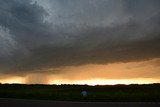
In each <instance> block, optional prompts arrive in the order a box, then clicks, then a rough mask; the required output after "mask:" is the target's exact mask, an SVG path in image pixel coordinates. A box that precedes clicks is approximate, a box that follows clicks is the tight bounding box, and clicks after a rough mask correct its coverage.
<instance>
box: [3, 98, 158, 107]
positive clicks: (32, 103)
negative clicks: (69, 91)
mask: <svg viewBox="0 0 160 107" xmlns="http://www.w3.org/2000/svg"><path fill="white" fill-rule="evenodd" d="M0 107H160V103H153V102H64V101H44V100H20V99H6V98H0Z"/></svg>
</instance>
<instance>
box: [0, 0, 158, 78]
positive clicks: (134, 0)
mask: <svg viewBox="0 0 160 107" xmlns="http://www.w3.org/2000/svg"><path fill="white" fill-rule="evenodd" d="M158 58H160V0H0V73H1V74H10V75H23V76H24V75H27V74H30V73H53V74H55V73H59V72H62V71H61V70H60V68H65V67H79V66H86V65H89V64H93V65H97V64H98V65H99V64H100V65H102V64H103V65H104V64H105V65H108V64H115V63H132V62H137V63H138V62H143V61H149V60H153V59H158ZM156 61H157V60H156ZM151 62H152V61H151ZM158 63H159V59H158ZM158 63H157V67H158V66H159V64H158ZM156 70H159V68H156ZM70 72H71V71H70ZM73 72H74V71H73ZM97 72H99V71H97ZM139 72H141V71H139ZM159 72H160V71H159ZM159 72H158V71H157V74H158V73H159ZM158 75H160V74H158Z"/></svg>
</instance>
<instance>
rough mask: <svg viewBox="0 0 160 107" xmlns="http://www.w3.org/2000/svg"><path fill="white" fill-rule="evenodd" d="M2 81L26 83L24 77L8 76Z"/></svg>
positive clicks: (0, 81) (3, 82)
mask: <svg viewBox="0 0 160 107" xmlns="http://www.w3.org/2000/svg"><path fill="white" fill-rule="evenodd" d="M0 83H2V84H5V83H8V84H14V83H17V84H24V83H25V81H24V78H23V77H11V78H6V79H3V80H0Z"/></svg>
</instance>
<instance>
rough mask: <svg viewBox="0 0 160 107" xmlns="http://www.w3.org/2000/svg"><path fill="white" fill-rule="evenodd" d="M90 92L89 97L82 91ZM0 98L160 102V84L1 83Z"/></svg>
mask: <svg viewBox="0 0 160 107" xmlns="http://www.w3.org/2000/svg"><path fill="white" fill-rule="evenodd" d="M83 90H86V91H87V92H88V96H87V97H83V96H82V95H81V91H83ZM0 98H18V99H38V100H54V101H83V102H92V101H94V102H160V84H150V85H115V86H87V85H20V84H0Z"/></svg>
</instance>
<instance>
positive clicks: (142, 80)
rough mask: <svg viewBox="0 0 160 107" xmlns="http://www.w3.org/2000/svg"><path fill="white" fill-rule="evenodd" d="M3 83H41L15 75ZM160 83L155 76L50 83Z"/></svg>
mask: <svg viewBox="0 0 160 107" xmlns="http://www.w3.org/2000/svg"><path fill="white" fill-rule="evenodd" d="M0 83H1V84H41V83H26V82H25V78H22V77H13V78H10V79H4V80H0ZM153 83H160V79H153V78H147V79H146V78H135V79H119V80H118V79H117V80H116V79H99V78H97V79H90V80H50V81H48V83H46V84H48V85H53V84H55V85H61V84H71V85H73V84H77V85H91V86H95V85H117V84H124V85H129V84H153Z"/></svg>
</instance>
